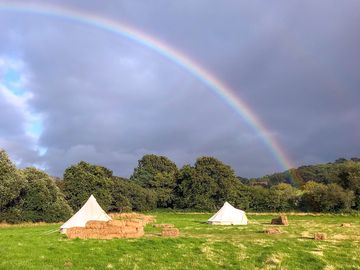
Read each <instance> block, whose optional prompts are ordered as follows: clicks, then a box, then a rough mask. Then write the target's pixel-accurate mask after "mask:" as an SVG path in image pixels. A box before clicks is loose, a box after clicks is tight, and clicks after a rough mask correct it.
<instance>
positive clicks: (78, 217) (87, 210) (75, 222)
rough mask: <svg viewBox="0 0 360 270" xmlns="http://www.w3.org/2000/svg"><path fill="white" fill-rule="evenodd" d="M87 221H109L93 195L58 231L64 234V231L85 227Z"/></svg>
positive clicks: (109, 218)
mask: <svg viewBox="0 0 360 270" xmlns="http://www.w3.org/2000/svg"><path fill="white" fill-rule="evenodd" d="M89 220H97V221H108V220H111V217H109V216H108V215H107V214H106V213H105V211H104V210H103V209H102V208H101V206H100V205H99V204H98V202H97V201H96V199H95V197H94V196H93V195H91V196H90V198H89V199H88V200H87V202H86V203H85V204H84V205H83V207H81V209H80V210H79V211H77V212H76V214H75V215H73V216H72V217H71V218H70V219H69V220H68V221H66V222H65V223H64V224H63V225H62V226H61V227H60V231H61V232H62V233H65V232H66V229H69V228H73V227H85V224H86V222H88V221H89Z"/></svg>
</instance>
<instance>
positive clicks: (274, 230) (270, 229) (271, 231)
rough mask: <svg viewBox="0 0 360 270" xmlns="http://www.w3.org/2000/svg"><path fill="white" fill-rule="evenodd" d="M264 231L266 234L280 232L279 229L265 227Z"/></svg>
mask: <svg viewBox="0 0 360 270" xmlns="http://www.w3.org/2000/svg"><path fill="white" fill-rule="evenodd" d="M264 233H266V234H279V233H281V231H280V229H278V228H267V229H265V230H264Z"/></svg>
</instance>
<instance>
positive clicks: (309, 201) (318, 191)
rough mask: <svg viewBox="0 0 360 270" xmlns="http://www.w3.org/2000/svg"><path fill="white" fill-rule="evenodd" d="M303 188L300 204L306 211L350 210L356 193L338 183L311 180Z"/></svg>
mask: <svg viewBox="0 0 360 270" xmlns="http://www.w3.org/2000/svg"><path fill="white" fill-rule="evenodd" d="M303 189H304V193H303V195H302V197H301V202H300V206H301V209H302V210H305V211H315V212H322V211H324V212H336V211H342V210H349V209H350V208H351V206H352V205H353V204H354V193H353V192H352V191H347V190H344V189H343V188H342V187H340V186H339V185H337V184H329V185H324V184H321V183H316V182H313V181H309V182H308V183H306V185H305V186H304V187H303Z"/></svg>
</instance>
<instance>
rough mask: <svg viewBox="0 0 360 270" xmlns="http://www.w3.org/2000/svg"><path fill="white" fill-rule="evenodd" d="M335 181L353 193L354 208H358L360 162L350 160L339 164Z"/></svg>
mask: <svg viewBox="0 0 360 270" xmlns="http://www.w3.org/2000/svg"><path fill="white" fill-rule="evenodd" d="M337 183H338V184H339V185H340V186H342V187H343V188H344V189H349V190H352V191H353V192H354V194H355V208H356V209H357V210H360V162H357V161H354V160H351V161H348V162H346V163H342V164H341V165H339V174H338V178H337Z"/></svg>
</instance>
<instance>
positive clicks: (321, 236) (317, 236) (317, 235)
mask: <svg viewBox="0 0 360 270" xmlns="http://www.w3.org/2000/svg"><path fill="white" fill-rule="evenodd" d="M326 238H327V235H326V233H315V235H314V239H315V240H326Z"/></svg>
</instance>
